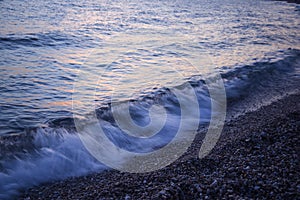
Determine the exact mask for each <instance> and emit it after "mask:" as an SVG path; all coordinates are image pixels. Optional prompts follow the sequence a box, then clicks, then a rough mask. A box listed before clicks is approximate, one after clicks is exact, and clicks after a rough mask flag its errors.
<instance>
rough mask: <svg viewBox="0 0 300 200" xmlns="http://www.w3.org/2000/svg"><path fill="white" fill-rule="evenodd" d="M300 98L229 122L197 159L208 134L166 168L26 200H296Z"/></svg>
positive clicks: (78, 182)
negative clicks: (233, 199) (229, 199)
mask: <svg viewBox="0 0 300 200" xmlns="http://www.w3.org/2000/svg"><path fill="white" fill-rule="evenodd" d="M299 98H300V94H299V92H298V93H296V94H292V95H288V96H286V97H284V98H282V99H280V100H278V101H275V102H273V103H271V104H270V105H267V106H263V107H261V108H260V109H258V110H256V111H253V112H248V113H246V114H244V115H241V116H239V117H238V118H236V119H233V120H231V121H228V122H227V123H226V125H225V127H224V130H223V132H222V136H221V139H220V140H219V142H218V144H217V146H216V147H215V148H214V150H213V151H212V152H211V153H210V154H209V155H208V156H207V157H205V158H204V159H202V160H200V159H198V158H197V153H198V150H199V148H200V146H201V141H202V136H201V135H203V134H201V133H200V134H198V136H197V138H196V140H195V142H194V143H193V145H192V146H191V148H190V149H189V151H188V153H187V154H185V155H184V156H182V157H181V158H180V159H179V160H177V161H176V162H175V163H173V164H171V165H169V166H167V167H166V168H164V169H162V170H159V171H155V172H151V173H146V174H130V173H121V172H117V171H114V170H112V171H106V172H103V173H98V174H97V173H95V174H91V175H88V176H83V177H77V178H70V179H67V180H64V181H59V182H54V183H48V184H44V185H41V186H38V187H35V188H32V189H29V190H27V191H26V192H25V193H23V194H22V195H21V198H23V199H74V198H79V199H206V198H221V197H222V198H235V199H236V198H244V199H248V198H285V199H291V198H296V197H297V195H298V194H299V189H300V186H299V185H297V180H299V178H300V173H299V170H298V169H297V166H299V154H298V153H297V152H299V146H300V138H299V134H298V132H299V131H300V124H299V120H300V105H299V101H298V99H299Z"/></svg>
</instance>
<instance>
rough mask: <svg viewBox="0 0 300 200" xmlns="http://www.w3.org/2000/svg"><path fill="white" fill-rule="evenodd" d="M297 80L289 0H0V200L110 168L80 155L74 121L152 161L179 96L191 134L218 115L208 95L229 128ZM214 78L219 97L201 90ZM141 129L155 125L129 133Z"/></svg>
mask: <svg viewBox="0 0 300 200" xmlns="http://www.w3.org/2000/svg"><path fill="white" fill-rule="evenodd" d="M299 72H300V6H299V5H297V4H293V3H286V2H282V1H268V0H222V1H221V0H160V1H158V0H143V1H139V0H85V1H84V0H52V1H42V0H30V1H29V0H0V77H1V78H0V199H10V198H16V197H17V196H18V194H19V193H20V192H21V191H25V190H26V189H28V188H30V187H33V186H37V185H40V184H42V183H46V182H51V181H58V180H63V179H67V178H70V177H74V176H82V175H86V174H90V173H95V172H101V171H102V170H106V169H109V168H110V167H109V166H107V165H105V163H103V162H100V161H99V159H96V158H95V157H94V156H93V155H92V153H91V152H90V151H89V150H88V149H87V148H86V146H85V145H84V143H83V142H82V138H80V137H79V133H78V132H79V131H78V127H77V126H76V121H85V122H87V121H91V120H90V119H91V118H90V117H91V116H94V119H93V120H95V119H96V120H99V121H101V125H102V126H103V127H104V128H103V130H104V132H106V135H107V137H108V138H109V139H110V140H111V141H113V144H114V145H116V146H118V148H121V149H125V150H126V151H133V152H138V153H149V152H151V151H154V150H155V149H158V148H162V147H164V146H166V145H167V144H168V143H169V142H170V141H172V138H173V137H175V135H174V133H175V132H176V130H177V129H179V128H180V126H179V124H181V120H182V118H183V117H182V115H183V114H186V113H185V112H183V111H182V109H181V108H180V107H182V105H183V104H181V102H180V101H181V100H182V99H180V97H178V95H179V96H180V95H181V96H184V95H186V94H187V93H186V90H188V89H187V88H189V90H190V89H192V90H193V92H194V93H193V94H195V97H196V99H197V102H196V104H195V101H192V103H191V104H190V105H189V107H191V108H192V109H189V112H190V115H189V116H193V117H194V119H193V120H195V119H196V120H198V121H199V123H198V124H197V127H196V129H195V128H191V130H194V129H195V130H194V131H196V130H198V129H200V128H201V126H202V125H205V124H209V123H210V120H211V119H212V116H213V115H214V114H216V113H213V106H212V105H213V102H218V99H214V98H213V97H212V96H211V95H212V93H218V91H217V92H213V91H215V90H217V89H219V90H220V92H221V93H222V91H225V93H224V94H225V100H226V102H225V103H226V105H223V108H226V107H227V112H226V113H225V114H226V120H230V119H233V118H234V117H237V116H239V115H243V114H244V113H246V112H249V111H251V110H255V109H259V108H260V107H261V106H263V105H266V104H269V103H271V102H272V101H275V100H276V99H280V98H282V97H284V96H286V95H289V94H292V93H295V92H299V89H300V88H299V85H300V73H299ZM214 77H215V79H216V78H217V79H218V80H219V81H221V84H219V86H220V87H221V89H220V88H217V89H215V90H213V89H214V88H211V87H210V86H209V87H208V85H207V83H208V81H207V80H215V79H214ZM211 90H213V91H211ZM174 91H176V92H177V93H176V92H174ZM175 93H176V94H175ZM191 96H193V95H191ZM186 99H187V98H185V100H186ZM124 102H125V103H126V105H127V107H126V109H125V108H124V110H127V111H123V110H122V108H123V107H122V106H121V111H120V110H119V111H118V114H119V116H121V118H122V117H123V118H131V119H132V121H133V124H134V125H132V124H131V126H128V127H124V126H123V127H122V126H120V124H118V122H117V120H116V119H115V118H116V116H114V114H113V112H112V108H113V106H112V105H120V104H122V103H124ZM223 104H224V101H223ZM153 105H159V106H160V107H159V108H163V109H164V112H158V113H156V114H155V111H157V110H155V108H154V109H152V110H151V108H153ZM118 108H119V107H118ZM193 108H194V109H193ZM158 110H159V109H158ZM198 110H199V112H200V113H199V114H200V115H199V117H198V115H196V114H195V113H193V112H196V111H198ZM278 110H279V112H280V108H278ZM223 114H224V113H223ZM216 115H221V114H220V113H217V114H216ZM163 118H166V119H163ZM224 119H225V118H224ZM164 120H165V121H164ZM148 124H151V125H152V126H153V127H154V129H155V127H158V126H162V128H161V129H160V131H158V130H154V129H153V130H154V131H156V132H155V133H157V134H156V135H152V136H151V137H148V136H149V135H147V134H146V135H143V137H136V136H137V135H138V134H137V135H135V136H132V135H130V132H132V131H133V130H132V129H133V128H136V126H139V127H141V129H142V128H143V127H147V125H148ZM198 125H199V126H198ZM153 127H152V128H153ZM138 130H140V129H138ZM149 130H150V131H151V130H152V129H149ZM141 132H142V131H141Z"/></svg>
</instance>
